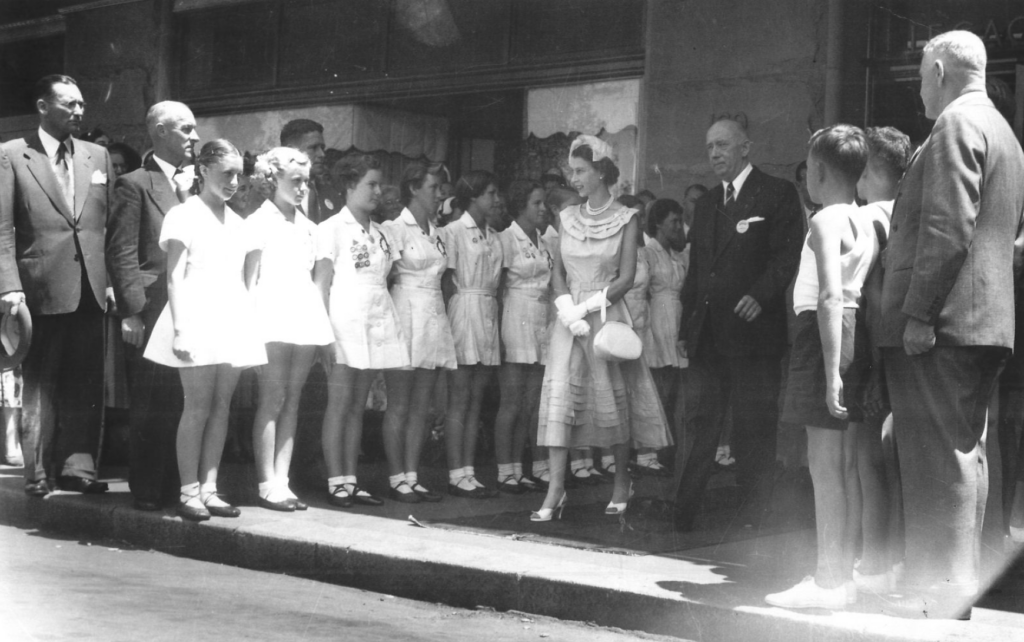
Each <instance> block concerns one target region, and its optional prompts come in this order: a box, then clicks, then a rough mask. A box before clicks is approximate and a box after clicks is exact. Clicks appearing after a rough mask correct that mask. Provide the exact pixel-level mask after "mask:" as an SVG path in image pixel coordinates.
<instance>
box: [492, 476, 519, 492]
mask: <svg viewBox="0 0 1024 642" xmlns="http://www.w3.org/2000/svg"><path fill="white" fill-rule="evenodd" d="M498 490H500V491H501V492H503V493H508V494H509V495H522V494H523V493H524V492H526V490H525V489H524V488H523V487H522V485H521V484H520V483H519V481H518V480H516V478H515V475H508V476H506V477H502V478H501V479H499V480H498Z"/></svg>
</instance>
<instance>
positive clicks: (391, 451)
mask: <svg viewBox="0 0 1024 642" xmlns="http://www.w3.org/2000/svg"><path fill="white" fill-rule="evenodd" d="M384 382H385V384H386V385H387V388H388V409H387V410H385V411H384V429H383V431H384V454H385V455H386V456H387V460H388V474H389V475H398V474H399V473H404V472H406V469H405V461H406V457H405V455H406V451H407V449H408V441H409V432H410V430H409V408H410V400H411V397H412V392H413V388H414V386H415V385H416V371H415V370H385V371H384Z"/></svg>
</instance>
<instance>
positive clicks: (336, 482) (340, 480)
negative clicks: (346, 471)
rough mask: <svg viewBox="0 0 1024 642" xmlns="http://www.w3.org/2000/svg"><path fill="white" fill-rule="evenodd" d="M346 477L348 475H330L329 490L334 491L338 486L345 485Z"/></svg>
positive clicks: (328, 479)
mask: <svg viewBox="0 0 1024 642" xmlns="http://www.w3.org/2000/svg"><path fill="white" fill-rule="evenodd" d="M346 479H347V477H345V476H344V475H338V476H337V477H328V478H327V492H329V493H333V492H334V491H335V490H336V489H337V488H338V486H343V485H344V484H345V480H346Z"/></svg>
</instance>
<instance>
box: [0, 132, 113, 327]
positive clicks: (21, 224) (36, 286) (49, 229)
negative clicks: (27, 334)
mask: <svg viewBox="0 0 1024 642" xmlns="http://www.w3.org/2000/svg"><path fill="white" fill-rule="evenodd" d="M74 147H75V149H74V172H75V213H77V214H78V220H77V221H76V220H75V218H74V216H73V215H72V213H71V211H70V210H69V209H68V206H67V203H66V202H65V200H64V196H63V194H61V191H60V187H59V186H58V184H57V177H56V175H55V174H54V173H53V168H52V167H51V166H50V161H49V159H48V158H47V156H46V151H45V150H44V149H43V144H42V141H40V139H39V134H38V133H34V134H32V135H31V136H29V137H28V138H19V139H18V140H12V141H9V142H6V143H4V144H3V145H2V146H0V292H12V291H15V290H22V291H24V292H25V298H26V300H27V301H28V307H29V310H31V311H32V313H33V314H64V313H68V312H74V311H75V310H77V309H78V304H79V302H80V301H81V298H82V296H83V294H84V293H83V292H82V278H81V269H80V267H81V266H80V264H79V263H78V261H79V258H78V250H77V248H76V247H75V238H76V236H77V239H78V244H80V245H81V249H82V256H83V257H84V260H85V268H86V273H87V274H88V277H89V286H90V289H91V290H92V292H91V293H87V294H85V296H90V295H91V296H93V297H94V298H95V299H96V303H97V304H98V305H99V306H100V309H103V308H104V307H106V304H105V297H104V290H105V289H106V285H107V276H106V268H105V266H104V259H103V245H104V233H105V229H106V225H107V213H108V210H107V206H108V203H109V202H110V193H111V192H112V190H113V178H114V168H113V166H112V165H111V163H110V156H109V155H108V154H107V150H106V149H105V148H103V147H100V146H99V145H94V144H92V143H87V142H85V141H81V140H78V139H75V142H74Z"/></svg>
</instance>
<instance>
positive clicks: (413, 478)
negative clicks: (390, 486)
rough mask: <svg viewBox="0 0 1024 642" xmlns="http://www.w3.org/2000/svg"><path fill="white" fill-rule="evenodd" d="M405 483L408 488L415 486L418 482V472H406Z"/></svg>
mask: <svg viewBox="0 0 1024 642" xmlns="http://www.w3.org/2000/svg"><path fill="white" fill-rule="evenodd" d="M405 483H407V484H409V487H410V488H416V484H418V483H420V475H419V473H406V474H405Z"/></svg>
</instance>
